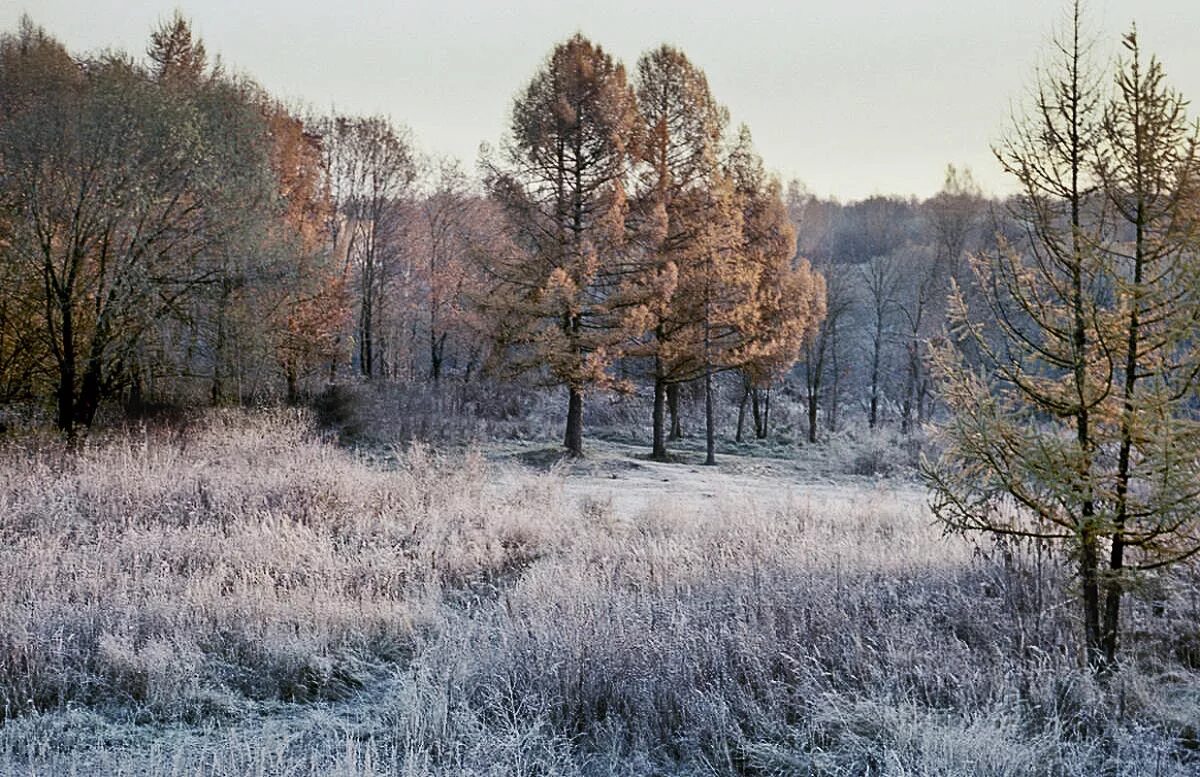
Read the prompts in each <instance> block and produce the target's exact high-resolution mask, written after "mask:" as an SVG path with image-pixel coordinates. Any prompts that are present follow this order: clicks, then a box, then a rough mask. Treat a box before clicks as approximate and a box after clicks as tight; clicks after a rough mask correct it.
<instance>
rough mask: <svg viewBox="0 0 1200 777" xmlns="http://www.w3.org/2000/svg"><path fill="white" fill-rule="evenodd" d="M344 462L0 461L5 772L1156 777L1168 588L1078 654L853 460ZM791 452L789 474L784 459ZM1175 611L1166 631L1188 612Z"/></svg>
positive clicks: (732, 451)
mask: <svg viewBox="0 0 1200 777" xmlns="http://www.w3.org/2000/svg"><path fill="white" fill-rule="evenodd" d="M590 445H591V447H590V448H589V455H588V458H587V459H586V460H584V461H582V462H576V463H570V462H565V463H560V462H559V461H558V456H557V454H556V452H555V451H554V449H553V448H552V447H551V446H550V444H549V443H547V441H545V440H541V441H535V442H505V443H499V442H493V443H489V444H488V445H486V446H484V447H482V448H478V449H473V450H468V451H465V452H453V453H438V452H436V451H434V450H431V449H429V448H427V447H422V446H412V447H407V448H404V449H381V448H375V449H371V450H368V451H362V450H360V451H353V450H347V449H345V448H344V447H340V446H337V445H335V444H333V443H332V442H331V441H329V440H328V439H324V438H322V437H320V436H319V435H317V434H316V433H315V432H314V431H313V430H312V428H311V426H310V424H309V423H308V421H307V420H306V419H305V418H304V417H303V416H299V415H294V414H288V413H282V412H279V413H271V414H258V415H253V416H247V415H245V414H233V413H231V414H217V415H213V416H210V417H208V418H206V419H205V420H204V421H203V422H202V423H196V424H193V425H191V426H189V427H188V428H186V429H173V430H157V431H146V430H134V431H131V432H128V433H122V434H113V435H110V436H109V437H107V438H105V439H101V440H97V441H95V442H94V443H92V444H91V445H90V446H89V447H87V448H86V449H85V450H84V451H82V452H81V453H79V454H77V455H75V456H74V457H73V458H70V459H67V458H64V456H63V452H62V451H61V450H59V449H58V448H56V444H54V443H52V442H44V441H43V442H37V441H35V440H26V441H22V442H21V443H20V444H15V443H14V444H10V445H9V447H8V448H7V449H5V450H4V452H3V454H2V456H0V480H2V481H3V482H4V483H6V484H7V485H6V486H5V487H4V488H3V489H2V490H0V513H2V515H3V518H0V521H2V523H0V532H2V533H3V536H4V545H3V550H2V551H0V577H2V579H4V580H5V581H6V585H5V586H4V590H3V591H2V592H0V627H2V632H0V633H2V634H3V636H0V692H2V694H3V702H4V706H3V714H4V717H5V722H4V726H3V728H2V729H0V772H2V773H5V774H30V775H34V774H36V775H57V774H72V773H74V774H97V773H99V774H129V775H132V774H151V775H167V774H180V775H182V774H188V775H191V774H203V775H242V774H264V775H266V774H269V775H308V774H321V775H382V774H497V775H498V774H514V775H516V774H521V775H535V774H537V775H574V774H580V775H583V774H587V775H593V774H597V775H598V774H605V775H610V774H622V775H624V774H633V775H638V774H645V775H651V774H817V775H858V774H888V775H905V774H945V775H951V774H984V775H989V774H990V775H1010V774H1011V775H1028V774H1045V775H1060V774H1061V775H1072V774H1078V775H1093V774H1189V773H1194V770H1195V769H1196V768H1197V765H1198V763H1200V762H1198V760H1197V757H1198V751H1200V740H1198V736H1200V734H1198V732H1197V729H1196V721H1197V720H1200V690H1198V689H1200V676H1198V674H1197V659H1198V658H1200V651H1197V650H1196V645H1195V644H1194V643H1193V642H1190V641H1189V640H1190V639H1193V638H1194V637H1193V636H1192V635H1194V623H1195V622H1196V621H1195V607H1196V603H1195V596H1194V591H1193V593H1192V597H1193V598H1192V600H1191V603H1190V604H1189V602H1188V600H1187V593H1186V592H1187V590H1188V589H1187V588H1186V587H1182V588H1180V587H1177V586H1172V587H1171V588H1172V590H1181V591H1184V594H1180V595H1179V596H1177V597H1176V598H1174V599H1170V600H1164V599H1163V597H1162V596H1161V595H1159V594H1157V593H1156V592H1155V590H1154V589H1153V586H1148V588H1147V590H1146V591H1145V592H1143V593H1141V594H1139V595H1138V596H1135V597H1134V600H1133V601H1132V603H1131V612H1130V624H1131V636H1130V645H1129V650H1128V651H1127V652H1128V655H1129V658H1128V660H1127V662H1126V665H1125V666H1123V667H1122V669H1121V670H1120V671H1119V672H1118V673H1117V674H1116V675H1115V676H1114V677H1113V678H1112V679H1109V680H1107V681H1105V682H1100V681H1097V680H1096V679H1094V678H1093V677H1092V675H1091V674H1090V672H1088V671H1087V670H1086V669H1083V668H1081V667H1080V660H1079V648H1078V644H1077V639H1076V636H1075V634H1076V632H1077V628H1076V624H1075V623H1074V621H1073V609H1072V608H1071V605H1070V599H1069V589H1068V587H1067V581H1066V576H1065V574H1064V566H1063V564H1064V562H1063V561H1061V560H1060V559H1058V557H1057V556H1056V555H1054V554H1051V553H1050V552H1049V551H1048V549H1046V548H1042V547H1035V546H1019V545H1008V546H995V545H992V544H981V543H977V542H975V541H973V540H970V539H966V538H962V537H957V536H949V537H948V536H945V535H944V534H943V532H942V529H941V528H940V527H939V526H938V525H936V524H935V522H934V521H933V520H932V517H931V516H930V514H929V512H928V510H927V508H926V506H925V497H924V494H923V492H922V490H921V488H920V486H919V484H918V482H917V481H916V480H915V479H914V478H913V477H912V474H911V472H909V473H908V474H905V473H904V472H903V471H895V472H893V473H892V475H891V476H887V477H883V476H871V475H861V474H859V475H856V474H853V473H854V472H856V471H864V468H863V467H862V466H860V465H859V464H858V463H857V462H860V461H861V459H862V452H861V451H852V455H849V456H847V455H846V454H845V451H837V450H832V449H829V448H826V449H810V448H802V447H793V448H790V449H786V450H785V449H779V448H772V449H762V450H754V449H753V448H741V449H739V448H738V447H737V446H734V445H732V444H730V445H727V446H725V449H724V450H723V453H722V456H721V464H720V466H719V467H717V468H715V469H713V468H706V467H703V466H701V465H700V464H699V462H700V460H701V457H700V455H699V453H698V452H697V451H696V450H694V449H693V448H692V447H690V446H689V444H688V443H687V442H685V443H684V444H682V445H681V446H680V449H679V450H678V451H677V452H676V454H675V460H674V461H672V462H669V463H658V462H651V461H649V460H647V458H646V457H645V449H644V448H642V447H640V446H638V445H634V444H632V442H631V441H628V440H619V439H615V440H608V441H592V442H591V443H590ZM804 454H807V455H804ZM1189 608H1190V609H1189Z"/></svg>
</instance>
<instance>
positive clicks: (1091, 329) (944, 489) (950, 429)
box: [924, 3, 1118, 665]
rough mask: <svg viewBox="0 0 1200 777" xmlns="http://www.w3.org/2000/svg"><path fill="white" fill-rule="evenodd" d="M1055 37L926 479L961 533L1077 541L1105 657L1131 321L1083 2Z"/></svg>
mask: <svg viewBox="0 0 1200 777" xmlns="http://www.w3.org/2000/svg"><path fill="white" fill-rule="evenodd" d="M1054 45H1055V52H1056V58H1055V61H1054V64H1053V66H1052V69H1051V70H1050V71H1049V72H1047V73H1046V74H1045V75H1044V77H1043V78H1042V79H1041V80H1040V83H1039V86H1038V88H1037V89H1036V92H1035V98H1034V100H1033V104H1032V106H1031V110H1030V111H1029V112H1028V114H1027V115H1026V116H1025V117H1024V118H1018V119H1017V120H1016V121H1015V122H1014V125H1013V128H1012V130H1011V131H1010V133H1009V135H1008V137H1007V139H1006V140H1005V141H1004V142H1003V143H1002V144H1001V145H1000V146H999V147H998V148H997V149H996V156H997V158H998V159H999V161H1000V162H1001V164H1002V165H1003V166H1004V168H1005V169H1006V170H1007V171H1008V172H1009V174H1010V175H1012V176H1013V178H1014V179H1015V180H1016V182H1017V183H1018V185H1019V186H1020V192H1021V193H1020V195H1019V196H1018V197H1017V198H1016V199H1015V200H1014V207H1013V212H1012V214H1011V215H1012V218H1013V219H1014V220H1015V221H1016V222H1017V223H1019V224H1021V225H1022V226H1023V227H1024V230H1025V235H1026V238H1025V239H1024V240H1023V241H1020V242H1018V243H1013V242H1004V241H1002V242H1001V245H1000V250H998V251H996V252H989V253H988V254H984V255H981V256H979V257H975V258H974V260H973V262H972V268H973V271H974V274H975V283H976V284H977V288H978V293H976V294H973V295H971V297H970V298H968V297H967V296H966V295H964V293H963V290H962V289H961V288H955V290H954V292H953V294H952V296H951V300H950V313H949V317H950V322H951V325H952V330H951V335H952V340H953V341H955V342H954V343H951V342H947V343H946V344H945V345H943V346H941V347H938V348H934V349H933V362H934V368H935V374H936V375H937V377H938V380H939V382H940V386H941V396H942V399H943V400H944V401H945V403H946V406H947V408H948V410H949V415H948V418H947V419H946V420H945V421H944V422H943V423H941V424H940V434H941V438H942V441H943V444H944V450H943V453H942V455H941V456H940V458H939V459H938V461H937V462H936V463H928V462H927V463H926V465H925V467H924V472H925V476H926V478H927V481H928V483H929V486H930V488H931V491H932V497H931V504H932V507H933V510H934V512H935V514H936V515H937V516H938V517H939V518H940V519H941V520H942V521H944V522H945V523H946V524H947V525H948V526H949V527H952V528H955V529H960V530H964V531H981V532H984V533H989V534H994V535H1002V536H1014V537H1028V538H1038V539H1042V540H1049V541H1057V542H1061V543H1064V544H1065V545H1066V547H1067V549H1068V550H1069V552H1070V554H1071V556H1072V558H1073V559H1074V563H1075V565H1076V570H1077V576H1078V579H1079V586H1080V601H1081V605H1082V607H1081V612H1082V616H1083V622H1084V623H1083V633H1084V644H1085V646H1086V650H1087V654H1088V660H1089V662H1091V663H1093V664H1095V665H1099V664H1101V663H1102V662H1103V656H1104V640H1103V629H1102V626H1101V587H1102V585H1103V580H1102V571H1101V560H1100V559H1101V553H1102V550H1103V545H1104V542H1105V540H1106V538H1108V537H1109V536H1111V531H1112V526H1113V524H1112V522H1111V520H1110V518H1109V517H1108V516H1106V515H1105V511H1106V506H1105V504H1104V502H1103V499H1104V496H1103V492H1102V486H1103V483H1102V478H1101V472H1100V467H1101V462H1100V457H1101V456H1102V455H1103V454H1104V450H1105V444H1106V442H1108V441H1107V440H1106V439H1105V432H1104V430H1103V429H1102V426H1103V425H1104V421H1103V418H1104V416H1105V415H1106V413H1108V407H1107V406H1108V405H1110V404H1111V403H1112V401H1113V396H1114V389H1115V386H1114V378H1115V376H1116V373H1117V363H1116V361H1117V358H1118V353H1117V352H1115V351H1114V350H1113V349H1114V348H1115V347H1116V345H1117V343H1116V342H1115V341H1114V339H1113V337H1112V334H1113V332H1114V331H1115V330H1114V327H1115V326H1117V323H1116V320H1115V319H1116V318H1117V317H1118V316H1117V315H1116V314H1115V313H1114V311H1113V310H1112V309H1111V307H1110V306H1108V305H1106V304H1104V303H1105V299H1106V297H1107V296H1108V295H1109V290H1110V289H1111V280H1112V279H1111V277H1110V274H1109V273H1107V272H1106V262H1105V260H1104V257H1103V255H1102V252H1101V249H1100V247H1101V246H1102V244H1103V242H1104V230H1103V225H1102V223H1100V216H1101V212H1102V209H1101V208H1100V207H1098V205H1097V203H1096V202H1094V200H1095V198H1094V197H1090V196H1089V192H1090V191H1093V190H1094V188H1095V187H1097V186H1098V183H1099V182H1098V181H1097V180H1096V177H1095V176H1094V175H1092V173H1091V170H1092V160H1093V159H1094V155H1095V152H1096V151H1097V149H1099V147H1100V142H1101V137H1100V129H1101V122H1100V120H1101V110H1102V107H1103V105H1102V94H1101V92H1100V90H1099V87H1098V84H1097V79H1096V77H1095V76H1094V75H1093V73H1092V70H1091V68H1090V67H1089V64H1088V44H1087V42H1086V41H1085V39H1084V36H1083V34H1082V18H1081V13H1080V7H1079V4H1078V3H1076V4H1074V6H1073V13H1072V14H1071V17H1070V24H1069V26H1068V28H1067V33H1066V35H1064V36H1059V37H1057V38H1056V39H1055V44H1054ZM955 346H957V347H955ZM968 355H969V356H970V361H968V358H967V357H968ZM972 365H979V366H978V367H975V366H972Z"/></svg>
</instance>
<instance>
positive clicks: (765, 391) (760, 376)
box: [730, 130, 826, 439]
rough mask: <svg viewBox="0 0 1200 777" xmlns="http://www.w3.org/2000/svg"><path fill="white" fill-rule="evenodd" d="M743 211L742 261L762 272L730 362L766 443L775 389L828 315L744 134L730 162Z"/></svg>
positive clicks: (818, 280) (770, 179) (822, 291)
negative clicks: (750, 314) (741, 379)
mask: <svg viewBox="0 0 1200 777" xmlns="http://www.w3.org/2000/svg"><path fill="white" fill-rule="evenodd" d="M730 167H731V170H732V172H733V175H734V180H735V185H736V187H737V192H738V195H739V199H740V201H741V207H742V240H741V251H740V253H741V261H742V262H743V263H746V264H749V265H752V266H754V267H756V268H757V282H756V284H755V286H754V290H753V296H752V298H751V301H750V305H749V307H750V310H751V311H752V312H753V317H752V318H751V319H749V320H748V321H747V322H746V323H745V324H744V325H743V330H742V334H741V337H742V343H741V345H740V347H739V348H738V350H737V351H736V352H735V353H734V354H732V355H731V356H732V363H733V364H735V365H736V368H737V369H739V370H740V371H741V372H742V374H743V376H744V383H745V384H746V385H747V386H748V388H749V392H750V398H751V402H752V407H753V411H754V426H755V436H756V437H758V438H759V439H765V438H766V437H767V432H768V428H769V422H770V396H771V395H770V390H771V388H772V386H773V385H774V384H776V383H777V382H779V381H780V380H782V378H783V377H784V376H785V375H786V374H787V372H788V371H789V370H790V369H791V368H792V366H793V365H794V364H795V363H796V361H797V360H798V359H799V358H800V354H801V352H802V349H803V346H804V344H805V343H806V342H810V341H812V339H813V338H814V337H815V336H816V334H817V330H818V328H819V327H820V324H821V322H822V321H823V320H824V318H825V314H826V287H825V278H824V277H823V276H822V275H821V274H820V273H818V272H816V271H815V270H814V269H813V267H812V265H811V263H810V262H809V261H808V260H807V259H804V258H803V257H800V256H799V255H797V253H796V231H795V227H794V226H793V225H792V219H791V214H790V213H789V211H788V208H787V205H786V203H785V201H784V196H783V189H782V186H781V184H780V182H779V180H778V179H777V178H775V177H774V176H769V175H767V174H766V171H765V170H764V168H763V165H762V160H761V159H759V157H758V155H757V154H755V153H753V151H752V149H751V147H750V138H749V134H748V133H746V132H745V130H743V138H742V140H741V141H740V143H739V151H738V152H737V153H735V155H734V158H733V160H732V161H731V164H730Z"/></svg>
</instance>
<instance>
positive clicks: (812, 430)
mask: <svg viewBox="0 0 1200 777" xmlns="http://www.w3.org/2000/svg"><path fill="white" fill-rule="evenodd" d="M820 399H821V394H818V393H817V392H816V391H812V392H810V393H809V442H816V441H817V404H818V402H820Z"/></svg>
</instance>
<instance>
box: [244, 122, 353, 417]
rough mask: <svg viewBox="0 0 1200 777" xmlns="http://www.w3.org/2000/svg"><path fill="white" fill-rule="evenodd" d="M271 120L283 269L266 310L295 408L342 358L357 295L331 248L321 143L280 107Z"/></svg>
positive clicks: (274, 238)
mask: <svg viewBox="0 0 1200 777" xmlns="http://www.w3.org/2000/svg"><path fill="white" fill-rule="evenodd" d="M264 112H265V113H266V117H267V121H268V126H269V132H270V137H271V141H272V142H271V168H272V170H273V172H274V178H275V182H276V186H277V196H278V205H277V207H278V208H279V215H278V220H277V222H276V228H275V229H274V230H273V232H272V234H271V236H270V238H271V243H272V244H273V245H274V246H275V248H276V250H277V251H278V252H280V253H281V254H282V257H281V258H282V261H280V262H279V263H278V265H277V269H276V272H275V273H274V276H275V277H274V278H273V281H274V282H273V283H272V284H271V286H272V288H271V291H272V292H273V295H272V296H273V297H275V300H273V302H272V304H271V305H270V306H265V305H264V306H260V307H259V310H260V312H270V313H271V314H272V315H271V317H270V318H269V319H268V320H267V321H264V322H263V324H264V325H267V326H269V327H270V329H271V336H272V340H273V347H274V350H275V355H276V358H277V360H278V361H279V364H280V367H281V368H282V371H283V374H284V379H285V382H286V398H287V401H288V402H289V403H295V402H297V401H298V400H299V399H300V383H301V380H302V379H303V378H304V377H305V376H306V375H308V374H311V373H313V372H316V371H317V370H319V369H320V368H322V367H323V366H324V365H327V364H329V363H330V362H332V361H334V360H336V359H338V358H339V357H340V352H341V347H340V339H339V335H340V334H341V333H342V331H343V330H344V329H345V326H346V322H347V320H348V318H349V296H348V291H349V290H348V289H347V287H346V282H345V278H344V276H343V275H342V274H341V273H340V272H339V268H338V266H337V262H336V259H335V257H334V256H333V253H332V251H329V250H327V245H326V243H325V235H324V228H325V226H326V224H327V223H328V221H329V218H330V215H331V210H332V203H331V201H330V198H329V194H328V191H327V190H326V188H325V185H324V181H323V179H322V176H323V170H322V167H321V163H322V155H321V140H320V137H319V136H317V135H315V134H313V133H311V132H308V131H306V130H305V127H304V123H303V121H301V120H300V119H299V118H297V117H295V116H293V115H291V114H290V113H289V112H288V111H287V110H286V109H285V108H284V107H283V106H281V105H279V104H268V105H266V106H264ZM261 302H262V301H261V300H260V303H261ZM264 308H265V310H264Z"/></svg>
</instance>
